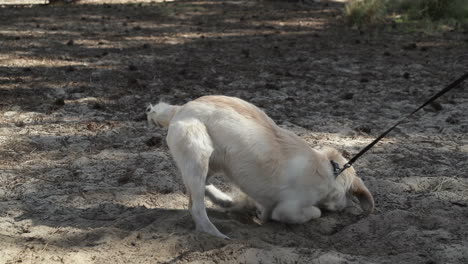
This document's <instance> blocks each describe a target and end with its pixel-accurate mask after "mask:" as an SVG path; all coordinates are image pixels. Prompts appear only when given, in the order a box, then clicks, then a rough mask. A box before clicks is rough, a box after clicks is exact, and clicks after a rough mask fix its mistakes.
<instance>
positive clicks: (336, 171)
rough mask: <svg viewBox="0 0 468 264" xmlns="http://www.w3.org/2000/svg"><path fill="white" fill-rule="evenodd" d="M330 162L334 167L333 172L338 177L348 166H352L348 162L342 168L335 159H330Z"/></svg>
mask: <svg viewBox="0 0 468 264" xmlns="http://www.w3.org/2000/svg"><path fill="white" fill-rule="evenodd" d="M330 163H331V165H332V167H333V174H334V175H335V178H336V177H338V175H340V174H341V173H342V172H343V171H344V170H346V169H347V168H349V167H351V164H349V163H346V164H345V165H344V166H343V168H342V169H340V165H339V164H338V163H336V162H335V161H334V160H330Z"/></svg>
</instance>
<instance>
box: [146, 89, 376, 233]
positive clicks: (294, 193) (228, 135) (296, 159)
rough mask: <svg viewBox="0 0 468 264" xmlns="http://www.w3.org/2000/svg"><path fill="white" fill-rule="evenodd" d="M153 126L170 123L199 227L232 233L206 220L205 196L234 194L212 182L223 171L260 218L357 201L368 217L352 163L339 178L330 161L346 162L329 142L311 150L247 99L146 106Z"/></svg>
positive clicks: (217, 199) (312, 214)
mask: <svg viewBox="0 0 468 264" xmlns="http://www.w3.org/2000/svg"><path fill="white" fill-rule="evenodd" d="M147 118H148V121H149V122H150V123H152V124H159V125H161V126H163V127H167V128H168V132H167V138H166V140H167V144H168V146H169V149H170V152H171V154H172V157H173V158H174V160H175V162H176V164H177V167H178V168H179V170H180V173H181V175H182V179H183V182H184V184H185V187H186V190H187V194H188V196H189V210H190V213H191V215H192V218H193V220H194V221H195V225H196V229H197V230H198V231H202V232H206V233H209V234H212V235H214V236H218V237H222V238H228V237H227V236H226V235H224V234H222V233H221V232H220V231H219V230H218V229H217V228H216V227H215V226H214V225H213V224H212V223H211V221H210V220H209V218H208V215H207V213H206V208H205V201H204V197H205V194H206V195H207V196H208V197H209V198H210V199H211V200H212V201H213V202H214V203H215V204H218V205H221V206H223V207H230V206H233V204H234V202H233V199H232V198H231V197H230V196H229V195H227V194H225V193H223V192H222V191H221V190H219V189H217V188H216V187H215V186H213V185H211V184H208V183H207V180H208V178H209V177H210V176H211V175H213V174H214V173H217V172H221V173H223V174H224V175H226V176H227V177H228V178H229V179H230V180H231V181H232V182H233V183H234V184H235V185H237V186H238V187H239V188H240V190H241V191H242V192H243V193H245V194H246V195H247V196H248V198H249V199H251V200H253V201H254V203H255V206H256V208H257V212H258V217H259V219H260V220H261V221H267V220H270V219H272V220H275V221H279V222H284V223H293V224H301V223H305V222H307V221H309V220H311V219H316V218H319V217H320V216H321V213H322V212H321V209H326V210H331V211H337V210H342V209H343V208H345V207H346V206H347V204H348V200H349V199H350V198H352V196H355V197H357V198H358V200H359V203H360V206H361V208H362V209H363V211H364V212H365V213H367V214H369V213H371V212H372V211H373V209H374V200H373V197H372V194H371V193H370V192H369V190H368V189H367V188H366V186H365V185H364V183H363V182H362V180H361V179H360V178H358V177H357V176H356V172H355V170H354V169H353V168H352V167H351V168H348V169H347V170H345V171H344V172H343V173H341V174H340V175H338V177H336V174H335V173H334V166H333V163H335V164H338V165H339V166H340V167H342V166H343V165H344V164H345V163H346V162H347V161H346V159H345V158H344V157H343V156H342V155H341V154H340V153H339V152H338V151H337V150H335V149H333V148H331V147H322V148H313V147H311V146H309V145H308V144H307V142H306V141H304V140H303V139H302V138H300V137H299V136H297V135H296V134H294V133H292V132H290V131H288V130H285V129H283V128H281V127H279V126H278V125H276V124H275V122H274V121H273V120H272V119H271V118H269V117H268V116H267V115H266V114H265V113H264V112H263V111H262V110H260V109H259V108H257V107H256V106H254V105H253V104H250V103H248V102H246V101H244V100H241V99H239V98H235V97H227V96H203V97H200V98H198V99H196V100H193V101H190V102H188V103H186V104H184V105H180V106H179V105H169V104H166V103H159V104H156V105H154V106H149V107H148V108H147Z"/></svg>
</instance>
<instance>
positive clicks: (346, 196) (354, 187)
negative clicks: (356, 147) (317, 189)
mask: <svg viewBox="0 0 468 264" xmlns="http://www.w3.org/2000/svg"><path fill="white" fill-rule="evenodd" d="M322 151H323V152H324V154H325V155H326V156H327V157H328V159H329V160H330V161H333V162H336V163H337V164H338V165H339V167H340V168H342V167H343V166H344V165H345V164H346V163H347V160H346V159H345V158H344V157H343V156H342V155H341V154H340V153H339V152H338V151H337V150H336V149H334V148H324V149H322ZM329 166H330V167H331V169H333V168H332V165H331V164H330V165H329ZM353 197H356V198H357V200H359V205H360V206H361V208H362V210H363V211H364V213H366V214H370V213H372V211H373V210H374V198H373V197H372V194H371V193H370V192H369V190H368V189H367V187H366V186H365V185H364V182H363V181H362V180H361V179H360V178H359V177H358V176H357V175H356V171H355V170H354V168H353V167H350V168H348V169H346V170H344V171H343V172H342V173H341V174H340V175H338V177H336V179H335V182H334V186H333V188H332V189H331V191H330V192H329V193H328V195H327V196H326V198H325V199H324V200H322V202H321V206H322V207H324V208H325V209H327V210H330V211H339V210H342V209H344V208H345V207H346V206H347V205H348V204H350V203H351V200H352V199H353Z"/></svg>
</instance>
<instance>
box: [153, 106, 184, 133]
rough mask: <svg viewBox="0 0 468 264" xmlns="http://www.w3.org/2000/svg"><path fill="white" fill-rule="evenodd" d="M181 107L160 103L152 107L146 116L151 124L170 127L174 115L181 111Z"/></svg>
mask: <svg viewBox="0 0 468 264" xmlns="http://www.w3.org/2000/svg"><path fill="white" fill-rule="evenodd" d="M179 108H180V106H178V105H170V104H166V103H163V102H160V103H158V104H156V105H150V106H148V108H147V109H146V116H147V118H148V122H149V123H150V124H157V125H161V126H163V127H168V126H169V124H170V123H171V120H172V118H173V117H174V115H175V114H176V113H177V112H178V111H179Z"/></svg>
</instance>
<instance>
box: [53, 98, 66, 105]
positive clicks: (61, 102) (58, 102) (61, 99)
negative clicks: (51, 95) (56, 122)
mask: <svg viewBox="0 0 468 264" xmlns="http://www.w3.org/2000/svg"><path fill="white" fill-rule="evenodd" d="M54 105H59V106H62V105H65V100H64V99H63V98H57V99H55V102H54Z"/></svg>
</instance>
